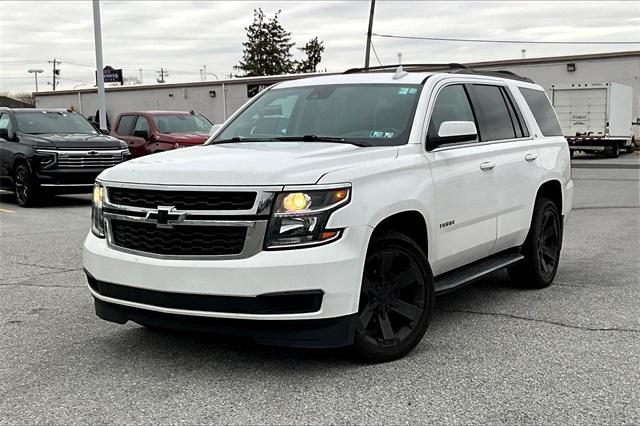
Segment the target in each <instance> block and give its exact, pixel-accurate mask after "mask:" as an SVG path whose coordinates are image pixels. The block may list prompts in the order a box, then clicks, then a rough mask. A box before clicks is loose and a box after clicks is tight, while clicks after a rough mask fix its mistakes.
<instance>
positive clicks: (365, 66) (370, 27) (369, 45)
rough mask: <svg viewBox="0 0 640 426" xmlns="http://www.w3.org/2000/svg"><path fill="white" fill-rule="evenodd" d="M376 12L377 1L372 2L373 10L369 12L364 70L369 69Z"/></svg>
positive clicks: (372, 0)
mask: <svg viewBox="0 0 640 426" xmlns="http://www.w3.org/2000/svg"><path fill="white" fill-rule="evenodd" d="M375 10H376V0H371V10H370V11H369V29H368V30H367V51H366V53H365V55H364V68H365V69H369V59H370V55H371V33H372V32H373V12H374V11H375Z"/></svg>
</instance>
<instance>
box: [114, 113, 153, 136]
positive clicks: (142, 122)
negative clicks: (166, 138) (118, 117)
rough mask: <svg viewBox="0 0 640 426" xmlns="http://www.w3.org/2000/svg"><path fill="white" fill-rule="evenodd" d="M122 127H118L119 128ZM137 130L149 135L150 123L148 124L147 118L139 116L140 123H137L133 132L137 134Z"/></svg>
mask: <svg viewBox="0 0 640 426" xmlns="http://www.w3.org/2000/svg"><path fill="white" fill-rule="evenodd" d="M119 127H120V126H118V128H119ZM136 130H144V131H145V132H147V133H149V123H148V122H147V118H146V117H144V116H142V115H139V116H138V121H136V127H134V129H133V131H134V132H135V131H136Z"/></svg>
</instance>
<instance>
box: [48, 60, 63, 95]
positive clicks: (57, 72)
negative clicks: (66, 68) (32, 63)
mask: <svg viewBox="0 0 640 426" xmlns="http://www.w3.org/2000/svg"><path fill="white" fill-rule="evenodd" d="M47 62H48V63H50V64H52V65H53V71H52V74H53V83H52V84H51V85H52V86H53V90H54V91H55V90H56V86H57V85H58V83H57V80H58V79H60V77H59V75H60V68H58V67H57V66H58V65H62V62H60V61H58V60H57V59H56V58H53V61H47Z"/></svg>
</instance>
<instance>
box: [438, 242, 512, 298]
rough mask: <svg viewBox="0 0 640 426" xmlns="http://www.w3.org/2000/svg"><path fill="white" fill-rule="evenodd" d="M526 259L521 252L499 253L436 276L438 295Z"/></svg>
mask: <svg viewBox="0 0 640 426" xmlns="http://www.w3.org/2000/svg"><path fill="white" fill-rule="evenodd" d="M522 259H524V256H523V255H521V254H520V253H514V252H510V253H504V252H503V253H498V254H494V255H493V256H490V257H488V258H486V259H482V260H479V261H477V262H473V263H470V264H469V265H466V266H463V267H461V268H458V269H454V270H453V271H449V272H446V273H444V274H442V275H439V276H437V277H435V280H434V281H435V286H434V287H435V291H436V295H441V294H445V293H449V292H450V291H453V290H456V289H458V288H460V287H462V286H465V285H467V284H470V283H471V282H473V281H476V280H478V279H480V278H482V277H484V276H485V275H489V274H490V273H492V272H495V271H499V270H500V269H504V268H506V267H507V266H511V265H513V264H514V263H516V262H519V261H521V260H522Z"/></svg>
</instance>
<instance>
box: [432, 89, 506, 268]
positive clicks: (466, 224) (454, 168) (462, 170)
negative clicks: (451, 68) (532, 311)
mask: <svg viewBox="0 0 640 426" xmlns="http://www.w3.org/2000/svg"><path fill="white" fill-rule="evenodd" d="M445 121H473V122H476V120H475V116H474V113H473V110H472V109H471V105H470V102H469V96H468V93H467V89H466V88H465V86H464V85H462V84H453V85H448V86H444V87H443V88H441V89H440V91H439V92H438V94H437V97H436V101H435V104H434V106H433V109H432V113H431V116H430V121H429V130H428V133H429V140H434V139H437V137H438V129H439V128H440V125H441V124H442V123H443V122H445ZM477 142H478V141H477V140H476V141H475V142H464V143H450V144H439V145H438V146H437V147H436V148H434V149H432V150H431V151H429V152H427V153H426V157H427V160H428V162H429V164H430V168H431V176H432V180H433V187H434V196H435V206H434V210H435V215H436V229H435V232H436V236H435V237H436V238H435V239H436V244H435V253H434V259H435V260H434V264H433V265H432V268H433V272H434V275H438V274H441V273H444V272H447V271H449V270H451V269H454V268H456V267H459V266H462V265H465V264H468V263H471V262H473V261H475V260H478V259H481V258H483V257H486V256H487V255H488V254H489V253H490V251H491V249H492V248H493V245H494V243H495V239H496V226H497V225H496V222H497V220H496V212H497V198H496V190H495V179H494V175H493V167H494V166H495V164H494V163H493V161H494V158H493V150H492V147H491V146H490V145H480V144H478V143H477Z"/></svg>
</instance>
